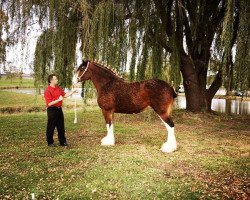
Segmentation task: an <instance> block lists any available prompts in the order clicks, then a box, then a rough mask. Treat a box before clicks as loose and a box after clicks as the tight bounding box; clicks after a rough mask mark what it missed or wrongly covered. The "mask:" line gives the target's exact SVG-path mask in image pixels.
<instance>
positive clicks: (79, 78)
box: [77, 62, 89, 81]
mask: <svg viewBox="0 0 250 200" xmlns="http://www.w3.org/2000/svg"><path fill="white" fill-rule="evenodd" d="M88 67H89V62H88V64H87V67H86V68H85V70H84V71H83V73H82V75H81V76H80V77H77V80H78V81H80V80H81V78H82V76H83V75H84V74H85V73H86V71H87V70H88Z"/></svg>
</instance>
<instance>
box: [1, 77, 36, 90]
mask: <svg viewBox="0 0 250 200" xmlns="http://www.w3.org/2000/svg"><path fill="white" fill-rule="evenodd" d="M8 87H34V79H32V78H22V79H20V78H17V77H15V78H13V79H6V77H2V78H0V88H8Z"/></svg>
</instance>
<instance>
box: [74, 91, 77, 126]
mask: <svg viewBox="0 0 250 200" xmlns="http://www.w3.org/2000/svg"><path fill="white" fill-rule="evenodd" d="M73 88H74V87H73ZM74 111H75V119H74V124H76V123H77V112H76V96H75V107H74Z"/></svg>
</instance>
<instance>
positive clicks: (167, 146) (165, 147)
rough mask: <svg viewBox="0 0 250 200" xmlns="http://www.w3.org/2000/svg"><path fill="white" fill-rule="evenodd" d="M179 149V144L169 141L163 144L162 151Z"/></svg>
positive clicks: (169, 151) (167, 151) (168, 151)
mask: <svg viewBox="0 0 250 200" xmlns="http://www.w3.org/2000/svg"><path fill="white" fill-rule="evenodd" d="M176 149H177V145H176V144H171V143H168V142H165V143H164V144H163V145H162V146H161V151H162V152H163V153H172V152H174V151H175V150H176Z"/></svg>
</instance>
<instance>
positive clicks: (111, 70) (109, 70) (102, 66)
mask: <svg viewBox="0 0 250 200" xmlns="http://www.w3.org/2000/svg"><path fill="white" fill-rule="evenodd" d="M88 62H91V63H92V64H94V65H95V66H97V67H100V68H101V69H104V70H106V71H108V72H110V73H111V74H113V75H115V76H116V77H117V78H119V79H122V80H124V79H123V78H122V77H121V76H120V74H119V73H118V72H117V71H113V69H111V68H110V66H106V65H104V64H102V63H100V62H97V61H96V60H94V61H90V60H87V61H83V65H86V66H87V63H88Z"/></svg>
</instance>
